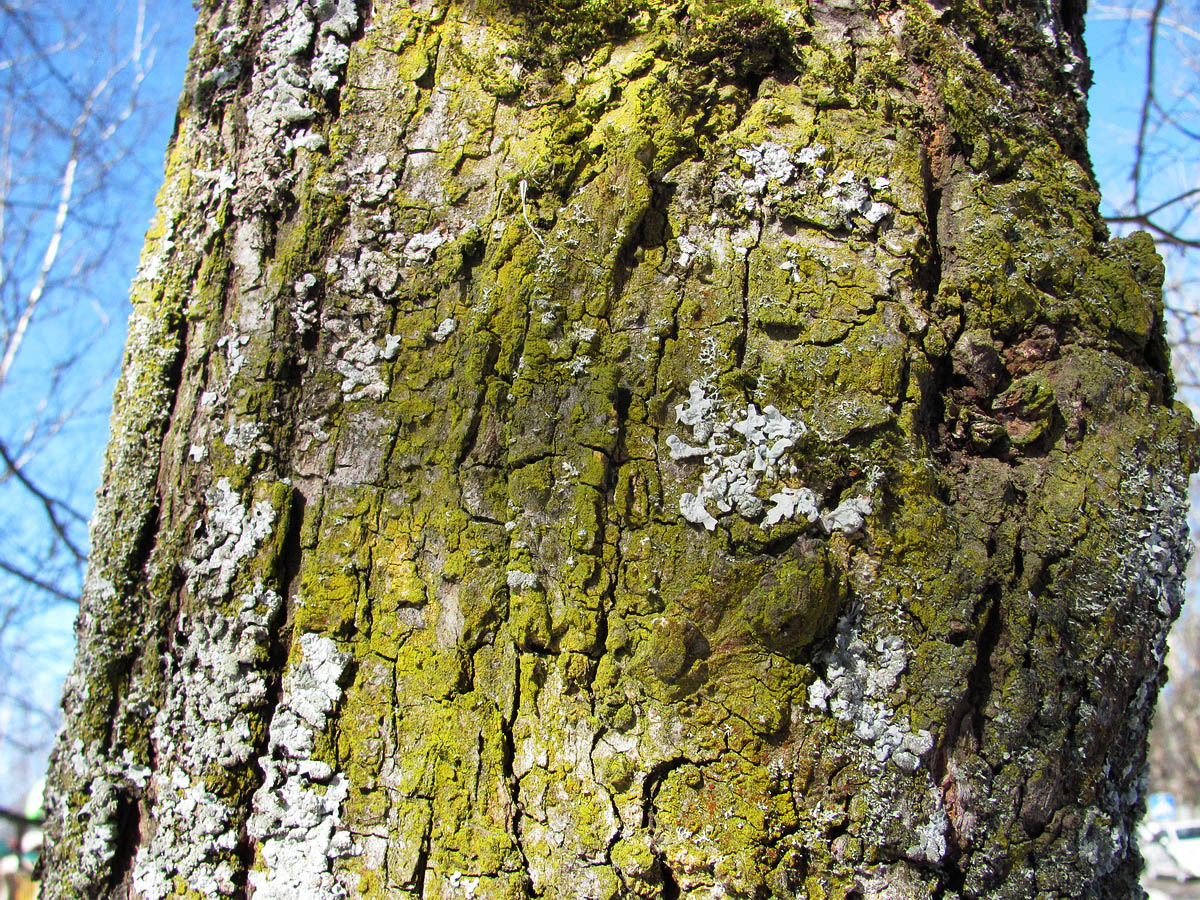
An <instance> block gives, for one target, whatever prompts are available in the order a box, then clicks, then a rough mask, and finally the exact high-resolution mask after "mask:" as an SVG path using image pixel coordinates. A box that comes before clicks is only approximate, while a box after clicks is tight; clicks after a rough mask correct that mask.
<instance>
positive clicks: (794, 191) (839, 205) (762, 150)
mask: <svg viewBox="0 0 1200 900" xmlns="http://www.w3.org/2000/svg"><path fill="white" fill-rule="evenodd" d="M735 152H736V154H737V156H738V157H739V158H740V159H741V160H742V161H743V162H745V163H746V164H747V165H748V166H749V167H750V168H751V169H752V171H751V173H750V174H749V175H746V176H744V177H742V178H740V179H737V178H734V177H732V176H730V175H724V176H723V177H722V178H721V179H720V180H719V182H718V185H717V194H718V198H720V197H721V196H726V197H732V198H735V200H736V201H737V202H738V203H739V205H740V206H741V207H742V208H743V209H744V210H745V211H746V212H748V213H756V212H758V211H759V210H760V209H761V208H763V207H764V206H767V207H769V206H772V205H774V204H776V203H778V202H779V201H780V200H783V199H788V200H793V201H797V200H799V201H801V202H803V203H804V204H806V205H808V206H811V208H812V212H813V213H814V214H815V215H814V220H815V221H818V222H823V223H824V224H827V225H828V226H830V227H840V228H845V229H847V230H853V229H859V230H865V231H870V230H872V229H874V228H875V227H876V226H877V225H879V223H880V222H882V221H883V220H884V219H885V218H886V217H887V216H888V215H889V214H890V213H891V212H892V207H891V206H890V205H889V204H887V203H884V202H882V201H880V200H877V199H876V194H877V193H879V192H881V191H884V190H886V189H887V188H888V187H889V186H890V184H891V182H890V181H889V180H888V179H887V178H886V177H882V176H879V177H875V178H870V177H864V176H860V175H858V174H856V173H855V172H853V171H843V172H842V173H841V174H839V175H838V176H837V177H836V178H834V177H832V176H831V175H830V174H829V173H828V172H827V171H826V170H825V168H824V167H823V166H821V165H820V164H819V163H820V160H821V159H822V158H824V156H825V155H826V153H827V148H826V147H825V146H824V145H823V144H813V145H811V146H808V147H803V148H801V149H800V150H797V151H792V150H790V149H789V148H787V147H785V146H783V145H782V144H778V143H776V142H774V141H764V142H762V143H760V144H755V145H754V146H752V147H743V148H741V149H739V150H737V151H735ZM694 243H695V242H694V240H692V239H691V238H690V237H689V245H690V246H691V248H692V249H691V252H689V250H688V249H685V248H684V246H683V243H682V242H681V243H680V250H681V258H683V257H686V258H688V259H689V260H690V258H691V256H692V255H694Z"/></svg>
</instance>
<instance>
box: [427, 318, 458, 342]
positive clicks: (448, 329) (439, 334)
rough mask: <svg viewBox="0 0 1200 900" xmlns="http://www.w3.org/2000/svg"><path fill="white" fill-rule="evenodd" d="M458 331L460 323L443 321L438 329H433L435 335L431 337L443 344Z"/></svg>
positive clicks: (449, 320)
mask: <svg viewBox="0 0 1200 900" xmlns="http://www.w3.org/2000/svg"><path fill="white" fill-rule="evenodd" d="M457 329H458V323H457V322H455V321H454V320H453V319H442V321H441V322H440V323H439V324H438V327H437V328H435V329H433V333H432V334H430V335H429V336H430V337H431V338H433V340H434V341H436V342H437V343H439V344H443V343H445V342H446V341H447V340H448V339H449V338H450V335H452V334H454V332H455V331H456V330H457Z"/></svg>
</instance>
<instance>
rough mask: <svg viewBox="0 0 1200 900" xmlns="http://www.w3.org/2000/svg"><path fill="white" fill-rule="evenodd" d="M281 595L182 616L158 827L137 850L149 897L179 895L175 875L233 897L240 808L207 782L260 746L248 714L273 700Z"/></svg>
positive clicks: (157, 736)
mask: <svg viewBox="0 0 1200 900" xmlns="http://www.w3.org/2000/svg"><path fill="white" fill-rule="evenodd" d="M282 605H283V601H282V599H281V598H280V596H279V594H278V593H276V592H275V591H273V590H270V589H268V588H264V587H262V586H261V585H258V586H256V587H255V589H254V590H253V591H251V592H250V593H249V594H247V595H246V596H245V597H243V598H242V602H241V606H240V608H239V609H238V612H237V614H236V615H235V616H232V617H230V616H225V615H222V614H220V613H218V612H217V611H215V610H214V611H209V612H206V613H204V614H203V615H201V616H197V617H187V616H185V617H183V618H181V619H180V622H179V624H178V627H177V633H178V634H179V635H180V636H181V638H182V639H181V640H179V641H178V642H177V643H178V646H179V647H180V651H179V656H178V659H176V660H175V661H174V662H173V663H172V664H171V668H170V670H169V671H168V673H167V675H168V678H167V684H168V685H170V689H169V693H168V695H167V698H166V701H165V703H163V705H162V708H161V709H160V710H159V711H158V713H157V715H156V716H155V720H154V727H153V730H152V732H151V739H152V741H153V743H154V747H155V755H156V757H157V759H158V770H157V771H156V772H155V773H154V775H153V777H152V779H151V785H152V788H153V791H152V796H153V809H152V814H153V817H154V821H155V825H156V827H155V830H154V834H153V836H152V837H151V838H150V840H149V841H147V842H145V843H143V844H142V846H141V847H140V848H139V850H138V854H137V857H136V858H135V860H134V866H133V873H132V879H133V887H134V890H135V892H137V894H138V895H140V896H142V897H145V898H146V900H160V898H162V897H166V896H169V895H171V894H173V893H175V883H176V880H182V881H183V883H184V884H186V885H187V886H188V887H189V888H190V889H192V890H194V891H197V892H198V893H200V894H201V895H202V896H205V897H225V896H231V895H232V894H234V893H236V891H237V890H238V887H237V885H236V883H235V878H234V876H235V862H236V850H237V848H238V842H239V837H238V834H239V831H240V827H239V821H238V815H237V812H236V807H235V805H234V804H233V803H232V802H231V801H229V800H227V799H226V798H223V797H220V796H217V795H216V794H214V793H212V792H211V791H210V790H209V789H208V788H206V787H205V784H204V779H205V776H206V775H209V774H212V773H215V772H224V771H228V770H229V769H231V768H237V767H241V766H245V765H246V764H247V763H249V762H250V760H251V758H252V757H253V755H254V753H255V752H256V747H255V742H254V735H253V734H252V733H251V731H250V728H249V724H248V722H249V718H250V716H251V715H253V714H255V713H258V712H261V711H262V710H263V709H264V708H265V707H266V706H267V700H268V684H267V677H266V674H265V673H266V671H267V670H268V669H269V667H270V628H271V623H272V621H273V620H274V619H275V618H276V617H277V616H278V614H279V611H280V609H281V608H282Z"/></svg>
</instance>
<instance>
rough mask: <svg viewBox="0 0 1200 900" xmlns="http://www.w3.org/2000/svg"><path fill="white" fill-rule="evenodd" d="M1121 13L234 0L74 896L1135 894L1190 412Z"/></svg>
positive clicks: (185, 200)
mask: <svg viewBox="0 0 1200 900" xmlns="http://www.w3.org/2000/svg"><path fill="white" fill-rule="evenodd" d="M1080 17H1081V10H1080V9H1079V8H1078V6H1077V5H1076V4H1075V3H1074V2H1070V3H1068V2H1066V0H1063V2H1062V4H1061V5H1060V4H1059V3H1057V2H1051V3H1049V5H1046V4H1044V3H1041V2H1022V0H975V2H968V3H962V4H950V5H943V4H940V3H933V4H932V5H927V4H926V3H924V2H921V0H911V2H909V0H895V2H887V3H883V4H875V5H868V4H867V3H865V2H862V0H812V2H811V3H809V2H791V0H750V2H745V3H716V2H701V0H694V2H686V0H652V2H646V3H640V4H635V3H632V2H626V0H477V2H467V3H457V2H449V0H413V2H411V3H401V2H380V3H379V4H378V5H377V8H374V9H370V10H367V9H365V8H364V7H362V6H359V7H357V8H356V7H355V5H354V0H336V2H334V0H311V2H308V0H272V2H259V3H250V2H239V0H230V2H224V3H220V2H215V0H210V2H208V3H206V4H205V7H204V8H203V9H202V10H201V14H200V27H199V31H198V39H197V44H196V48H195V51H194V55H193V60H192V67H191V73H190V75H189V81H188V85H187V88H186V91H185V93H184V96H183V101H182V106H181V111H180V115H179V124H178V130H177V134H176V137H175V140H174V143H173V146H172V149H171V151H170V155H169V160H168V171H167V180H166V185H165V187H164V188H163V191H162V194H161V198H160V213H159V217H158V219H157V220H156V224H155V225H154V226H153V228H152V230H151V232H150V234H149V236H148V239H147V247H146V251H145V256H144V260H143V263H142V267H141V270H140V272H139V274H138V277H137V279H136V280H135V283H134V288H133V298H134V304H135V313H134V318H133V321H132V331H131V337H130V343H129V349H128V354H127V358H126V362H125V369H124V374H123V377H122V381H121V385H120V388H119V391H118V396H117V408H116V412H115V414H114V420H113V426H114V435H113V442H112V445H111V447H110V450H109V456H108V464H107V465H108V469H107V476H106V479H105V487H104V489H103V490H102V492H101V495H100V498H99V509H98V512H97V518H96V522H95V525H94V543H95V551H94V557H93V560H92V566H91V572H90V576H89V581H88V586H87V594H86V600H85V603H84V606H83V612H82V614H81V616H80V620H79V626H78V628H79V656H78V661H77V663H76V666H75V669H74V672H73V674H72V676H71V678H70V681H69V684H68V686H67V689H66V699H65V707H66V711H67V727H66V731H65V733H64V736H63V738H62V739H61V741H60V743H59V745H58V747H57V750H56V755H55V760H54V766H53V774H52V778H51V793H52V813H51V816H52V823H51V826H50V834H51V837H50V840H49V842H48V849H47V852H46V857H45V860H44V868H43V876H44V878H45V881H44V884H43V892H44V893H43V896H44V897H46V898H49V900H55V898H67V897H71V898H76V897H89V898H115V897H122V898H123V897H143V898H151V900H159V898H164V897H197V896H200V897H251V896H252V897H254V898H258V900H264V898H288V900H292V898H308V900H331V898H340V897H389V898H404V897H410V898H416V897H468V898H488V900H491V898H497V900H500V898H517V897H530V896H540V897H546V898H556V900H557V898H593V900H598V898H618V897H621V898H624V897H630V898H632V897H644V898H651V897H663V898H693V900H698V898H715V897H754V898H760V897H807V898H848V897H863V898H866V897H880V898H883V897H886V898H918V897H942V898H959V897H962V898H965V897H972V898H976V897H979V898H982V897H987V898H1021V900H1024V898H1031V897H1038V898H1054V897H1062V898H1080V897H1122V898H1124V897H1130V898H1132V897H1140V896H1141V894H1140V891H1139V889H1138V887H1137V884H1136V881H1137V873H1138V868H1139V864H1140V863H1139V857H1138V854H1137V851H1136V848H1135V847H1134V845H1133V840H1132V834H1133V832H1132V827H1133V824H1134V823H1135V822H1136V820H1137V819H1138V817H1139V815H1140V812H1141V809H1142V800H1141V779H1142V777H1143V770H1144V761H1145V734H1146V727H1147V722H1148V720H1149V718H1150V715H1151V710H1152V706H1153V702H1154V698H1155V695H1156V692H1157V689H1158V686H1159V684H1160V682H1161V680H1162V664H1161V661H1162V656H1163V651H1164V647H1165V633H1166V630H1167V628H1168V626H1169V624H1170V622H1171V621H1172V619H1173V618H1174V617H1175V615H1176V613H1177V612H1178V608H1179V603H1180V597H1181V577H1182V576H1181V573H1182V571H1183V567H1184V566H1183V564H1184V557H1185V543H1186V531H1185V525H1184V510H1185V503H1186V499H1185V493H1186V492H1185V487H1186V475H1187V471H1188V470H1189V469H1190V468H1191V467H1192V465H1193V462H1192V460H1193V425H1192V422H1191V419H1190V418H1189V416H1188V414H1187V413H1186V412H1185V411H1184V410H1183V409H1182V408H1180V407H1178V406H1176V405H1175V404H1174V403H1173V400H1172V386H1171V380H1170V375H1169V373H1168V360H1167V351H1166V347H1165V344H1164V340H1163V336H1162V323H1161V316H1162V310H1161V303H1160V298H1159V290H1160V285H1161V281H1162V268H1161V264H1160V262H1159V260H1158V257H1157V256H1156V254H1155V251H1154V248H1153V245H1152V243H1151V241H1150V240H1149V239H1147V238H1146V237H1144V236H1134V237H1132V238H1129V239H1126V240H1121V241H1109V240H1108V239H1107V236H1106V233H1105V230H1104V227H1103V224H1102V223H1101V221H1100V219H1099V217H1098V214H1097V200H1098V197H1097V193H1096V186H1095V183H1094V181H1093V179H1092V177H1091V175H1090V171H1089V164H1088V160H1087V152H1086V149H1085V147H1084V143H1083V134H1084V122H1085V118H1086V113H1085V110H1084V93H1083V91H1084V88H1085V87H1086V84H1087V79H1088V67H1087V63H1086V61H1085V59H1084V58H1083V49H1082V43H1081V36H1080V33H1081V28H1082V23H1081V18H1080Z"/></svg>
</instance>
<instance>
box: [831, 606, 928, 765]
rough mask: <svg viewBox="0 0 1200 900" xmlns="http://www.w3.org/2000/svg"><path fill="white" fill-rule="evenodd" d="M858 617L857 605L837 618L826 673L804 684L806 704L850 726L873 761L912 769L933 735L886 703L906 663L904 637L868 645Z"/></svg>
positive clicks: (921, 757) (919, 761) (924, 753)
mask: <svg viewBox="0 0 1200 900" xmlns="http://www.w3.org/2000/svg"><path fill="white" fill-rule="evenodd" d="M857 620H858V613H857V610H851V612H850V613H848V614H847V615H845V616H843V617H842V619H841V620H840V621H839V622H838V630H837V639H836V640H835V642H834V646H833V648H832V649H831V650H829V651H828V652H827V653H825V654H824V656H823V658H822V662H823V663H824V665H825V677H824V679H821V678H818V679H817V680H816V681H815V682H813V684H812V685H811V686H810V687H809V689H808V705H809V707H811V708H812V709H817V710H820V711H822V712H826V713H829V714H830V715H832V716H833V717H834V718H835V719H838V720H839V721H841V722H846V723H847V724H849V725H852V726H853V727H854V735H855V737H857V738H858V739H859V740H860V741H862V742H863V743H864V744H866V745H868V746H869V747H870V749H871V752H872V754H873V755H874V757H875V759H876V761H878V762H880V763H885V762H889V761H890V762H891V763H892V764H893V765H894V766H896V767H897V768H899V769H901V770H902V771H904V772H908V773H910V774H911V773H913V772H916V771H917V769H918V768H919V767H920V765H921V760H922V759H923V758H924V757H925V756H926V755H927V754H928V753H929V751H930V750H932V749H933V735H932V734H930V733H929V732H928V731H926V730H925V729H923V728H922V729H920V730H918V731H913V730H912V728H911V727H910V724H909V722H908V720H907V719H906V718H905V719H897V717H896V716H895V714H894V713H893V712H892V710H891V708H890V707H889V706H888V705H887V701H888V698H889V697H890V696H891V694H892V693H893V691H894V688H895V686H896V683H897V682H898V681H899V680H900V676H901V675H902V674H903V673H904V670H905V669H906V668H907V667H908V659H907V657H906V655H905V653H904V642H903V641H902V640H901V639H900V638H898V637H884V638H879V639H878V640H876V641H875V642H874V644H873V645H868V644H867V643H866V642H865V641H864V640H863V639H862V638H861V637H860V636H859V635H858V634H857V627H856V626H857Z"/></svg>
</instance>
